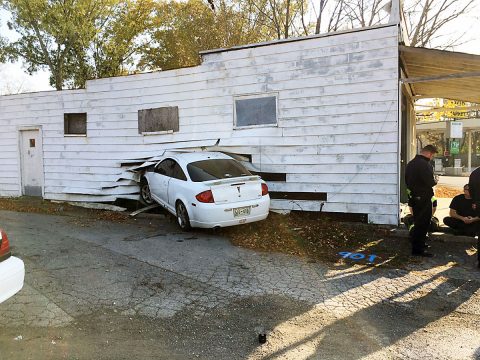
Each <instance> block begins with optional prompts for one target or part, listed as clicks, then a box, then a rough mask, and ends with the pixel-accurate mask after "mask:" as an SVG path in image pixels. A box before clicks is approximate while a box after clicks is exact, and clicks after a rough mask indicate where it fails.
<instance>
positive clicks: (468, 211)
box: [443, 184, 480, 236]
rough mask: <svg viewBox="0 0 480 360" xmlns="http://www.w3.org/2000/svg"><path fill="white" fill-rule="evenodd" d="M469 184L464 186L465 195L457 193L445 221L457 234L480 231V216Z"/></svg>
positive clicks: (470, 233)
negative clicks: (479, 229)
mask: <svg viewBox="0 0 480 360" xmlns="http://www.w3.org/2000/svg"><path fill="white" fill-rule="evenodd" d="M472 205H473V199H472V197H471V196H470V189H469V185H468V184H467V185H465V186H464V187H463V195H457V196H455V197H454V198H453V199H452V202H451V203H450V216H447V217H446V218H444V219H443V223H444V224H445V225H447V226H448V227H450V228H452V229H453V230H454V233H455V235H466V236H475V235H477V233H478V226H479V225H480V223H479V221H480V217H478V216H477V215H476V210H474V208H473V206H472Z"/></svg>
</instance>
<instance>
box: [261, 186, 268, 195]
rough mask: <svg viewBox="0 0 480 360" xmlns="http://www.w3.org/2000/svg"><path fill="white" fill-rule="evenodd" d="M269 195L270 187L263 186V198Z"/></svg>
mask: <svg viewBox="0 0 480 360" xmlns="http://www.w3.org/2000/svg"><path fill="white" fill-rule="evenodd" d="M265 195H268V186H267V184H262V196H265Z"/></svg>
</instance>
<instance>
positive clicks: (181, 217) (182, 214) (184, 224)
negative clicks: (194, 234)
mask: <svg viewBox="0 0 480 360" xmlns="http://www.w3.org/2000/svg"><path fill="white" fill-rule="evenodd" d="M175 209H176V211H177V224H178V226H180V229H182V230H183V231H188V230H190V229H191V228H192V227H191V226H190V218H189V217H188V211H187V208H186V207H185V205H184V204H183V203H182V202H181V201H177V205H176V206H175Z"/></svg>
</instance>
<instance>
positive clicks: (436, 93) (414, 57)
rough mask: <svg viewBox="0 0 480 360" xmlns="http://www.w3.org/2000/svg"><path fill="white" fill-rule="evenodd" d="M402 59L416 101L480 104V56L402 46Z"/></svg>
mask: <svg viewBox="0 0 480 360" xmlns="http://www.w3.org/2000/svg"><path fill="white" fill-rule="evenodd" d="M400 59H401V63H402V66H403V70H404V72H405V75H406V78H404V79H402V80H403V82H404V83H405V84H408V85H410V88H411V90H412V93H413V95H414V97H415V99H420V98H443V99H451V100H459V101H465V102H473V103H480V55H472V54H465V53H459V52H452V51H446V50H436V49H426V48H417V47H410V46H403V45H401V46H400Z"/></svg>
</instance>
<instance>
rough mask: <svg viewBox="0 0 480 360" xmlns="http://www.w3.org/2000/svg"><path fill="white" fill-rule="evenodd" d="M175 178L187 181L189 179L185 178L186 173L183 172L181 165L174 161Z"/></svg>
mask: <svg viewBox="0 0 480 360" xmlns="http://www.w3.org/2000/svg"><path fill="white" fill-rule="evenodd" d="M173 177H174V178H175V179H179V180H184V181H187V177H186V176H185V173H184V172H183V170H182V168H181V167H180V165H178V163H177V162H175V161H174V165H173Z"/></svg>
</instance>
